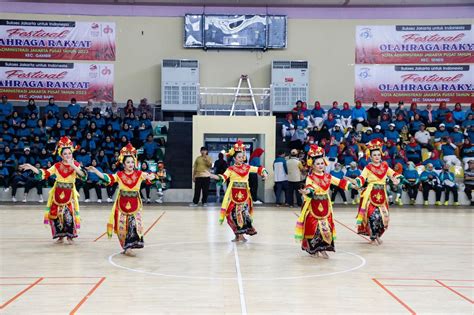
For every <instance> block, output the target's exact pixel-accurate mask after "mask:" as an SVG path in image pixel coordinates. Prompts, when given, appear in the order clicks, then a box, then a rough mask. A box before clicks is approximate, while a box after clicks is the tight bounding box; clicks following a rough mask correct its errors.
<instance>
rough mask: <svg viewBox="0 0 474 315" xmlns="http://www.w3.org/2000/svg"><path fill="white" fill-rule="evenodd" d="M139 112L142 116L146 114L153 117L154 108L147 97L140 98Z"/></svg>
mask: <svg viewBox="0 0 474 315" xmlns="http://www.w3.org/2000/svg"><path fill="white" fill-rule="evenodd" d="M138 114H139V115H140V116H142V115H143V114H145V115H146V117H148V118H152V108H151V105H150V104H148V100H147V99H146V98H142V99H141V100H140V104H139V105H138Z"/></svg>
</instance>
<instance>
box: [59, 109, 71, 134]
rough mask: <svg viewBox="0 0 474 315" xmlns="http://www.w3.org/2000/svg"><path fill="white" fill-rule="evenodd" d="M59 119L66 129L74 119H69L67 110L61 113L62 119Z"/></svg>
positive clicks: (69, 127)
mask: <svg viewBox="0 0 474 315" xmlns="http://www.w3.org/2000/svg"><path fill="white" fill-rule="evenodd" d="M60 121H61V126H62V127H63V128H64V129H66V130H69V129H71V126H72V125H73V124H74V120H72V119H71V117H70V116H69V113H68V112H65V113H64V114H63V119H61V120H60Z"/></svg>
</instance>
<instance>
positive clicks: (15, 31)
mask: <svg viewBox="0 0 474 315" xmlns="http://www.w3.org/2000/svg"><path fill="white" fill-rule="evenodd" d="M7 33H8V37H12V36H18V37H49V38H64V37H66V36H67V35H68V34H69V31H68V30H64V31H62V32H59V33H57V32H46V31H45V30H43V29H40V30H37V31H29V32H28V31H26V30H25V29H24V28H12V29H8V30H7Z"/></svg>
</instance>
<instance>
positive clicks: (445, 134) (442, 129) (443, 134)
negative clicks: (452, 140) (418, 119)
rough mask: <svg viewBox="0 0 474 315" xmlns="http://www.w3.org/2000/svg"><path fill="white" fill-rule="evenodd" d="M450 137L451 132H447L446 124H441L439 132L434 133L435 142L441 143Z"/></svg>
mask: <svg viewBox="0 0 474 315" xmlns="http://www.w3.org/2000/svg"><path fill="white" fill-rule="evenodd" d="M446 137H449V132H448V131H447V130H446V126H445V124H439V127H438V130H436V131H435V133H434V141H435V142H440V141H441V139H442V138H446Z"/></svg>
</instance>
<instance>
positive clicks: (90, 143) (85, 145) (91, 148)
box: [81, 132, 97, 166]
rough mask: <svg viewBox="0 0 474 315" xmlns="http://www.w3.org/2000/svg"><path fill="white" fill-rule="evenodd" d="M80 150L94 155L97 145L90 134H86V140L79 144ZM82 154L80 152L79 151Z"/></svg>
mask: <svg viewBox="0 0 474 315" xmlns="http://www.w3.org/2000/svg"><path fill="white" fill-rule="evenodd" d="M81 149H85V150H86V152H89V153H92V154H93V155H95V152H96V150H97V143H96V141H95V139H94V138H93V137H92V133H91V132H87V133H86V138H85V139H84V140H82V142H81ZM81 152H82V150H81ZM88 165H89V164H85V166H88Z"/></svg>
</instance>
